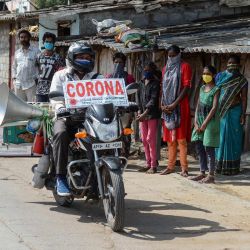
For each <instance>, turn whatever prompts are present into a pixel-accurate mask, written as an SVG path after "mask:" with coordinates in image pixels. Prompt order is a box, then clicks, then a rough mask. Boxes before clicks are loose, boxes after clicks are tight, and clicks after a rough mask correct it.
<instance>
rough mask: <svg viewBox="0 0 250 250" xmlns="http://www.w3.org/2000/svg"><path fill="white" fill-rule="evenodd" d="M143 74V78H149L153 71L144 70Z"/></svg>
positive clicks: (151, 76)
mask: <svg viewBox="0 0 250 250" xmlns="http://www.w3.org/2000/svg"><path fill="white" fill-rule="evenodd" d="M143 76H144V78H145V79H147V80H150V79H152V78H153V73H152V72H150V71H144V72H143Z"/></svg>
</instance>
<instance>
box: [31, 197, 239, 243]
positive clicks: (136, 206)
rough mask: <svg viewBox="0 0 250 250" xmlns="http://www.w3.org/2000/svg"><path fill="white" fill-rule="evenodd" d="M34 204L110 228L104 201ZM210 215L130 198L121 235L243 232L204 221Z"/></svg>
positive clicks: (169, 237) (146, 236)
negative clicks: (189, 213)
mask: <svg viewBox="0 0 250 250" xmlns="http://www.w3.org/2000/svg"><path fill="white" fill-rule="evenodd" d="M34 203H35V204H38V205H47V206H50V207H51V208H50V210H51V211H56V212H59V213H65V214H71V215H76V216H79V219H78V221H79V222H82V223H96V224H101V225H106V220H105V215H104V212H103V207H102V205H101V202H100V203H95V204H89V203H86V202H84V201H80V200H77V201H74V203H73V204H72V205H71V207H70V208H64V207H58V206H56V203H54V202H34ZM173 210H174V211H176V210H179V211H180V210H188V211H194V212H195V211H198V212H202V213H203V215H202V218H194V217H185V216H176V215H168V214H170V211H173ZM168 211H169V212H168ZM163 213H164V214H163ZM208 213H210V211H208V210H204V209H201V208H198V207H194V206H190V205H186V204H182V203H165V202H154V201H144V200H133V199H126V219H125V228H124V231H123V232H122V233H121V235H122V236H125V237H131V238H135V239H141V240H150V241H152V240H155V241H162V240H172V239H174V238H192V237H198V236H201V235H205V234H207V233H211V232H225V231H239V230H237V229H227V228H224V227H222V226H220V224H219V223H218V222H215V221H210V220H208V219H204V218H205V217H206V214H208Z"/></svg>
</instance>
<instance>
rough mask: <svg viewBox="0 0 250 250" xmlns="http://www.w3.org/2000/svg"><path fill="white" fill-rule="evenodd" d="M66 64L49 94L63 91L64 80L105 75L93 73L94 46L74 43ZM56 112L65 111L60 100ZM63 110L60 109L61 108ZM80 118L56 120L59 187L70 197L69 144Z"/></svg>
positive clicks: (57, 180)
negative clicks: (68, 174)
mask: <svg viewBox="0 0 250 250" xmlns="http://www.w3.org/2000/svg"><path fill="white" fill-rule="evenodd" d="M66 60H67V67H66V68H65V69H63V70H60V71H58V72H56V73H55V75H54V77H53V79H52V83H51V87H50V93H51V92H53V91H58V92H62V93H63V83H65V82H67V81H78V80H89V79H100V78H103V76H102V75H100V74H98V73H95V72H93V71H92V70H93V68H94V62H95V53H94V51H93V50H92V48H91V47H89V46H87V45H85V44H82V43H74V44H72V45H71V46H70V47H69V50H68V54H67V59H66ZM55 108H56V112H57V114H59V113H60V112H61V111H62V110H65V106H64V103H63V102H57V103H56V105H55ZM60 110H61V111H60ZM76 125H77V119H76V120H74V119H72V118H71V119H68V118H66V119H65V118H62V119H57V120H56V121H55V123H54V136H53V157H54V162H55V168H56V190H57V194H58V195H59V196H69V195H70V189H69V186H68V183H67V180H66V175H67V164H68V147H69V144H70V141H71V139H72V138H73V136H74V133H75V131H76Z"/></svg>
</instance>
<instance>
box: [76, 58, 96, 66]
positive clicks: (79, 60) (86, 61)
mask: <svg viewBox="0 0 250 250" xmlns="http://www.w3.org/2000/svg"><path fill="white" fill-rule="evenodd" d="M75 63H77V64H79V65H82V66H89V65H91V64H92V62H91V61H89V60H86V59H75Z"/></svg>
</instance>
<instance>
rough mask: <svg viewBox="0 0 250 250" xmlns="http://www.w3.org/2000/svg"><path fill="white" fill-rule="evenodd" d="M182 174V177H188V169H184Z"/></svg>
mask: <svg viewBox="0 0 250 250" xmlns="http://www.w3.org/2000/svg"><path fill="white" fill-rule="evenodd" d="M180 175H181V176H182V177H185V178H186V177H188V171H186V170H184V171H181V173H180Z"/></svg>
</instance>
